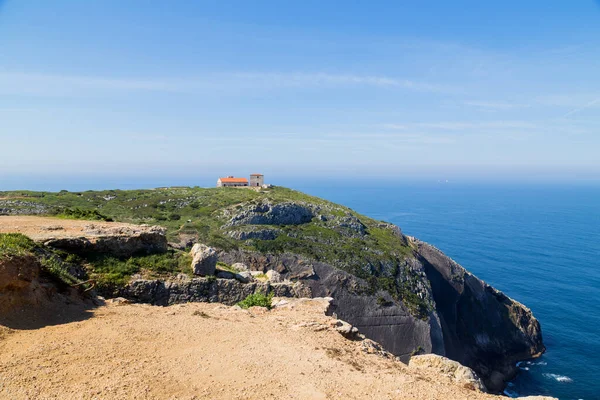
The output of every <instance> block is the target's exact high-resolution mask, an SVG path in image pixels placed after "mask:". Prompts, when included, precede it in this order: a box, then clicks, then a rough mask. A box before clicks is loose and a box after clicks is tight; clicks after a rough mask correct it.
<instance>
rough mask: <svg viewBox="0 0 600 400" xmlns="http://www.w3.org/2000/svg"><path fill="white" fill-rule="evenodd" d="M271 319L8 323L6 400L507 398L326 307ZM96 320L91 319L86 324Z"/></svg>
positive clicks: (302, 306)
mask: <svg viewBox="0 0 600 400" xmlns="http://www.w3.org/2000/svg"><path fill="white" fill-rule="evenodd" d="M290 304H294V305H293V306H292V307H289V304H288V306H286V307H283V308H277V309H274V310H271V311H266V309H260V308H253V309H251V310H249V311H248V310H241V309H239V308H237V307H236V308H232V307H227V306H223V305H219V304H204V303H196V304H185V305H176V306H171V307H154V306H149V305H132V304H125V305H123V304H115V303H111V304H107V305H106V306H101V307H99V308H97V309H95V310H93V312H90V313H88V314H87V316H85V317H82V315H81V310H78V311H76V310H74V311H73V313H74V314H73V321H76V322H69V323H61V324H58V325H48V326H44V327H39V326H36V325H35V324H32V325H31V327H32V329H24V328H21V329H9V328H7V327H2V326H0V398H2V399H342V398H343V399H497V398H498V397H496V396H490V395H486V394H483V393H479V392H475V391H472V390H469V389H465V388H462V387H459V386H457V385H455V384H453V383H451V382H450V381H449V379H445V378H444V377H441V376H440V375H439V374H430V375H428V374H427V372H415V371H414V370H412V369H410V368H408V367H406V366H405V365H404V364H402V363H400V362H398V361H395V360H394V359H389V358H385V357H382V356H381V355H378V354H367V353H366V352H365V351H364V350H362V348H363V343H362V342H361V341H351V340H348V339H345V338H344V337H342V336H341V335H340V334H339V333H338V332H336V331H335V330H333V329H332V328H330V325H329V322H330V321H331V318H330V317H326V316H325V315H324V314H323V302H322V301H321V302H319V301H318V300H302V301H301V302H300V303H290ZM83 318H85V319H83Z"/></svg>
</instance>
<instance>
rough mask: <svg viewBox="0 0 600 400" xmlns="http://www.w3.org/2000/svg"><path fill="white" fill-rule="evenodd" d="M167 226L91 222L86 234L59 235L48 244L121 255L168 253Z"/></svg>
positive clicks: (47, 242)
mask: <svg viewBox="0 0 600 400" xmlns="http://www.w3.org/2000/svg"><path fill="white" fill-rule="evenodd" d="M165 232H166V231H165V229H164V228H162V227H158V226H143V225H140V226H134V225H132V226H116V227H106V226H101V225H94V224H89V225H87V226H86V227H85V232H84V233H85V236H83V237H57V238H50V239H47V240H45V241H44V244H45V245H46V246H50V247H54V248H57V249H61V250H66V251H70V252H74V253H105V254H111V255H114V256H117V257H131V256H133V255H137V254H154V253H164V252H165V251H167V249H168V244H167V237H166V236H165Z"/></svg>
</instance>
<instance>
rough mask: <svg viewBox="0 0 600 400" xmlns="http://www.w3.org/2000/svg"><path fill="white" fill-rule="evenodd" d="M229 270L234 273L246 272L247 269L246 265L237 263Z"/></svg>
mask: <svg viewBox="0 0 600 400" xmlns="http://www.w3.org/2000/svg"><path fill="white" fill-rule="evenodd" d="M231 268H233V269H235V270H236V271H239V272H242V271H248V270H249V268H248V266H247V265H246V264H244V263H241V262H237V263H234V264H233V265H232V266H231Z"/></svg>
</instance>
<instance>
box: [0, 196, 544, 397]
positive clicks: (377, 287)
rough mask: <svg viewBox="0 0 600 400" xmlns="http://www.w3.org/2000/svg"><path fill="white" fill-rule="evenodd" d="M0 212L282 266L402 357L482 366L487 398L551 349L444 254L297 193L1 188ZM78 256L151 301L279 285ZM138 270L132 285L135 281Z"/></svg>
mask: <svg viewBox="0 0 600 400" xmlns="http://www.w3.org/2000/svg"><path fill="white" fill-rule="evenodd" d="M0 213H5V214H11V215H14V214H55V215H58V216H63V217H69V218H74V217H82V218H96V219H104V220H110V219H114V220H117V221H121V222H132V223H147V224H148V223H149V224H160V225H162V226H164V227H166V228H167V236H168V238H169V240H170V241H171V242H172V243H173V246H174V247H176V248H178V249H185V248H189V246H190V245H191V244H193V243H195V242H201V243H205V244H208V245H210V246H213V247H215V248H216V249H217V250H218V252H219V259H220V261H221V262H222V263H224V264H223V265H227V266H231V265H232V264H234V263H238V262H241V263H244V264H246V265H248V266H249V268H250V269H251V270H255V271H261V272H266V271H268V270H276V271H278V272H279V273H280V274H281V276H282V278H283V279H284V280H288V281H291V282H295V284H297V285H301V286H302V288H303V289H302V293H307V291H308V293H310V295H311V296H314V297H317V296H321V297H323V296H331V297H334V298H335V300H336V309H335V312H336V313H337V315H338V316H339V317H340V318H341V319H343V320H346V321H348V322H350V323H352V324H353V325H355V326H356V327H358V328H359V329H360V331H361V332H362V333H364V334H365V335H367V337H369V338H372V339H373V340H376V341H378V342H380V343H381V344H383V345H384V346H385V348H386V349H387V350H388V351H390V352H392V353H394V354H395V355H398V356H400V357H401V358H403V359H404V360H408V358H409V357H410V356H411V354H415V353H421V352H425V353H429V352H433V353H437V354H440V355H447V356H449V357H450V358H453V359H455V360H457V361H459V362H461V363H463V364H464V365H467V366H470V367H472V368H473V369H475V370H476V371H477V373H478V374H479V375H480V376H481V377H482V378H483V379H484V382H485V383H486V385H487V387H488V388H489V389H491V390H492V391H499V390H501V389H502V387H503V384H504V381H505V380H506V379H509V378H510V377H511V376H512V375H513V374H514V373H515V371H516V369H515V367H514V363H515V362H516V361H519V360H522V359H526V358H530V357H532V356H535V355H537V354H539V353H541V352H543V351H544V346H543V343H542V336H541V330H540V326H539V323H538V322H537V320H536V319H535V318H534V317H533V315H532V314H531V312H530V311H529V310H528V309H526V308H525V307H524V306H522V305H521V304H519V303H517V302H515V301H513V300H511V299H510V298H508V297H506V296H505V295H503V294H502V293H500V292H498V291H496V290H495V289H493V288H491V287H490V286H488V285H486V284H485V283H484V282H482V281H480V280H479V279H477V278H476V277H474V276H473V275H471V274H470V273H468V272H467V271H465V270H464V269H463V268H462V267H460V266H459V265H458V264H456V263H455V262H454V261H452V260H450V259H449V258H448V257H446V256H445V255H443V254H442V253H441V252H439V251H438V250H437V249H435V248H433V247H432V246H430V245H428V244H426V243H422V242H420V241H418V240H416V239H414V238H410V237H407V236H405V235H403V234H402V233H401V231H400V229H398V228H397V227H395V226H394V225H391V224H388V223H385V222H382V221H376V220H373V219H371V218H368V217H366V216H363V215H359V214H357V213H356V212H354V211H352V210H350V209H348V208H346V207H343V206H340V205H337V204H333V203H330V202H327V201H325V200H322V199H319V198H315V197H312V196H308V195H305V194H302V193H299V192H296V191H293V190H289V189H285V188H272V189H269V190H263V191H254V190H245V189H227V188H220V189H200V188H168V189H157V190H144V191H141V190H140V191H104V192H83V193H68V192H61V193H33V192H10V193H0ZM0 218H1V217H0ZM80 256H81V259H79V262H80V263H82V264H84V265H85V266H86V268H87V271H88V273H89V274H90V275H91V276H93V277H94V278H96V279H99V280H100V282H101V283H104V290H105V292H107V293H109V294H110V293H115V294H116V293H118V294H124V295H127V296H128V297H130V298H134V299H136V300H137V301H144V302H150V303H153V304H162V305H167V304H173V303H178V302H187V301H224V302H228V301H229V302H230V303H231V302H235V301H236V300H238V298H236V297H235V296H234V297H231V294H232V293H233V294H238V295H240V294H243V293H247V292H248V291H257V290H258V291H269V290H274V289H273V287H271V286H269V285H267V286H264V285H262V286H261V285H257V284H254V283H253V284H250V285H245V286H244V285H237V284H236V285H237V286H236V285H234V284H232V283H227V284H225V283H222V282H213V281H207V280H206V279H204V280H203V279H193V280H192V281H189V279H188V280H184V281H181V279H180V278H178V279H177V280H175V281H172V277H174V276H175V275H176V274H178V273H181V272H186V270H185V268H183V267H182V265H183V264H182V262H183V261H185V258H184V253H183V252H179V251H176V250H171V251H170V253H169V254H167V255H166V256H165V257H162V258H161V256H160V255H159V256H143V257H132V258H128V259H124V258H123V257H121V258H118V257H114V256H111V255H101V256H98V255H93V256H90V255H80ZM182 260H183V261H182ZM75 261H77V260H75ZM149 273H150V274H149ZM140 274H141V275H140ZM132 275H136V281H134V282H131V283H130V281H129V278H130V276H132ZM141 278H147V279H145V280H144V279H141ZM156 278H159V279H158V280H157V279H156ZM148 279H149V280H148ZM101 288H102V286H101ZM279 289H281V288H279ZM286 290H288V289H286ZM224 291H225V292H227V293H226V294H227V295H229V296H230V297H229V298H228V297H227V296H225V297H224V296H223V292H224ZM288 292H289V290H288ZM219 296H220V297H219Z"/></svg>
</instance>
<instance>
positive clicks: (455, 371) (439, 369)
mask: <svg viewBox="0 0 600 400" xmlns="http://www.w3.org/2000/svg"><path fill="white" fill-rule="evenodd" d="M408 365H409V367H410V368H412V369H417V370H428V371H431V372H434V373H436V374H440V375H443V376H446V377H448V378H450V379H451V380H452V381H453V382H454V383H456V384H457V385H459V386H462V387H465V388H468V389H471V390H479V391H482V392H486V391H487V390H486V388H485V386H484V384H483V382H481V379H479V377H478V376H477V374H476V373H475V372H474V371H473V370H472V369H471V368H468V367H465V366H464V365H462V364H460V363H458V362H456V361H453V360H450V359H448V358H446V357H442V356H438V355H436V354H424V355H417V356H414V357H411V359H410V362H409V364H408Z"/></svg>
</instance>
